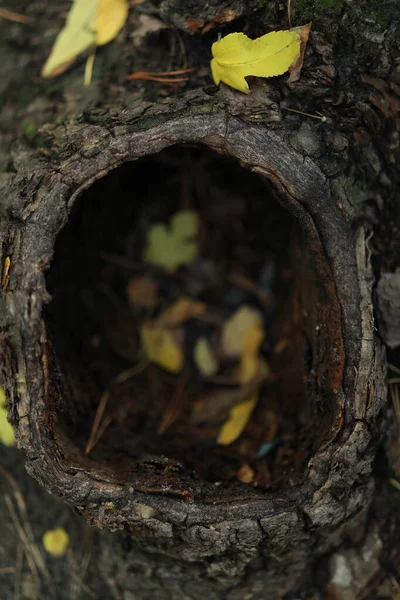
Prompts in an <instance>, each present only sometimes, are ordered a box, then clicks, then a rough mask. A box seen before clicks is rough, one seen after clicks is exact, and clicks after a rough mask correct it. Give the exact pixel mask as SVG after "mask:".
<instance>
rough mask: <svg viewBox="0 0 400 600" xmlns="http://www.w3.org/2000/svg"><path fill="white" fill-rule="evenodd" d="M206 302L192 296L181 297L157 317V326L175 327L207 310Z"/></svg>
mask: <svg viewBox="0 0 400 600" xmlns="http://www.w3.org/2000/svg"><path fill="white" fill-rule="evenodd" d="M206 308H207V307H206V305H205V304H204V302H198V301H197V300H191V299H190V298H179V300H177V301H176V302H174V304H171V306H169V307H168V308H166V309H165V310H164V311H163V312H162V313H161V314H160V316H159V317H158V318H157V327H167V328H170V329H173V328H174V327H177V326H178V325H181V324H182V323H184V322H185V321H189V319H194V318H196V317H199V316H200V315H202V314H203V313H205V311H206Z"/></svg>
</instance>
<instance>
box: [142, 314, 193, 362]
mask: <svg viewBox="0 0 400 600" xmlns="http://www.w3.org/2000/svg"><path fill="white" fill-rule="evenodd" d="M140 337H141V341H142V345H143V350H144V352H145V354H146V356H147V358H148V359H149V361H150V362H152V363H155V364H157V365H158V366H160V367H162V368H163V369H165V370H166V371H170V372H171V373H179V372H180V371H181V370H182V367H183V363H184V354H183V351H182V349H181V348H180V346H179V345H178V344H177V342H176V340H175V336H174V332H172V331H170V330H169V329H161V328H159V327H156V326H155V325H154V324H152V323H145V324H144V325H142V326H141V327H140Z"/></svg>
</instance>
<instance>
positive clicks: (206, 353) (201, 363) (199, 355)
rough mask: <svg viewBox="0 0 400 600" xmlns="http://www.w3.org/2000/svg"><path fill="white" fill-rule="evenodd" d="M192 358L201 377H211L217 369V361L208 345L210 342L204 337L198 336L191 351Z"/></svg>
mask: <svg viewBox="0 0 400 600" xmlns="http://www.w3.org/2000/svg"><path fill="white" fill-rule="evenodd" d="M193 358H194V362H195V363H196V366H197V368H198V370H199V372H200V374H201V375H203V377H212V376H213V375H215V374H216V373H217V371H218V369H219V365H218V361H217V359H216V358H215V354H214V352H213V349H212V347H211V345H210V342H209V341H208V340H207V339H206V338H205V337H200V338H199V339H198V340H197V342H196V345H195V347H194V351H193Z"/></svg>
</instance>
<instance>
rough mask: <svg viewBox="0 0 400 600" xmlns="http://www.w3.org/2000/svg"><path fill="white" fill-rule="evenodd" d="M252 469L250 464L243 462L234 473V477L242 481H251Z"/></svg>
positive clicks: (252, 477) (252, 476)
mask: <svg viewBox="0 0 400 600" xmlns="http://www.w3.org/2000/svg"><path fill="white" fill-rule="evenodd" d="M254 475H255V473H254V471H253V469H252V468H251V467H250V465H247V464H244V465H242V466H241V467H240V469H239V471H238V472H237V473H236V477H237V478H238V479H239V481H241V482H242V483H251V482H252V481H253V479H254Z"/></svg>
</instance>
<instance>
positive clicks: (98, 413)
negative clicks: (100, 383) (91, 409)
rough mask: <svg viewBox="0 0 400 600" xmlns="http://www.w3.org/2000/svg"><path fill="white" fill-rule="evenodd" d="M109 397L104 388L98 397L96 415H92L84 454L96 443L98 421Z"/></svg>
mask: <svg viewBox="0 0 400 600" xmlns="http://www.w3.org/2000/svg"><path fill="white" fill-rule="evenodd" d="M109 399H110V392H109V391H108V390H106V391H105V392H103V394H102V396H101V398H100V402H99V405H98V407H97V410H96V415H95V417H94V421H93V425H92V430H91V432H90V436H89V440H88V443H87V444H86V448H85V454H89V452H90V451H91V450H92V448H93V447H94V445H95V443H96V442H95V440H96V436H97V432H98V430H99V427H100V422H101V419H102V417H103V414H104V411H105V409H106V406H107V403H108V400H109ZM97 441H98V440H97Z"/></svg>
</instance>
